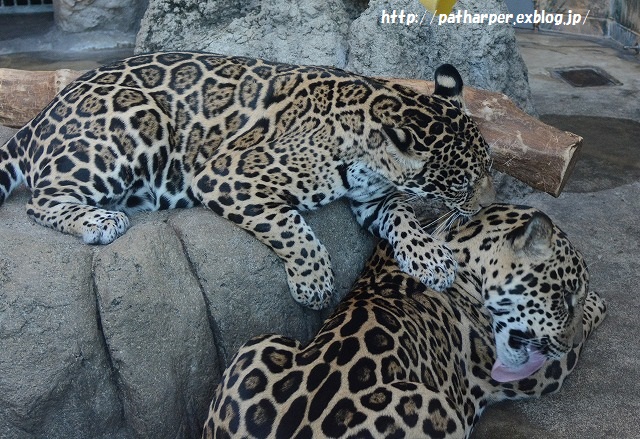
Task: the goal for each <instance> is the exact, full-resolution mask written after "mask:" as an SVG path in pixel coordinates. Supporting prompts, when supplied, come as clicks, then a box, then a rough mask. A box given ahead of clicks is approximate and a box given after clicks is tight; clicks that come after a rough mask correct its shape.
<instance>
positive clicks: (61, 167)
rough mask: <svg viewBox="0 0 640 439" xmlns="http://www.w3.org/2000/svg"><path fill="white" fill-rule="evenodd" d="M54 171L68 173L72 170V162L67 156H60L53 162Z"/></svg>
mask: <svg viewBox="0 0 640 439" xmlns="http://www.w3.org/2000/svg"><path fill="white" fill-rule="evenodd" d="M55 164H56V169H57V170H58V172H61V173H67V172H70V171H71V170H72V169H73V168H74V166H75V165H74V163H73V161H72V160H71V159H70V158H69V157H67V156H61V157H59V158H58V159H56V161H55Z"/></svg>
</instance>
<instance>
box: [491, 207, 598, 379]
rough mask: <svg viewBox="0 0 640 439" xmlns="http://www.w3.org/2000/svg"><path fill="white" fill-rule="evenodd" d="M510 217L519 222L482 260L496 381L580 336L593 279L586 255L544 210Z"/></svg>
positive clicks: (531, 368)
mask: <svg viewBox="0 0 640 439" xmlns="http://www.w3.org/2000/svg"><path fill="white" fill-rule="evenodd" d="M531 212H533V213H531ZM511 222H512V223H514V222H515V224H516V225H517V226H516V227H515V228H513V229H512V230H511V231H509V232H508V234H507V236H506V238H507V239H506V240H504V241H505V242H504V243H503V244H502V246H500V247H497V248H496V251H495V252H488V256H489V260H487V261H485V262H484V265H483V266H485V267H486V268H485V273H484V276H483V295H484V297H483V299H484V304H485V306H486V308H487V310H488V311H489V313H490V314H491V318H492V329H493V335H494V337H495V347H496V356H497V359H496V363H495V365H494V367H493V371H492V377H493V378H494V379H495V380H497V381H513V380H517V379H521V378H524V377H526V376H529V375H531V374H532V373H533V372H535V371H536V370H537V369H539V368H540V367H542V365H543V364H544V362H545V361H547V360H553V359H559V358H561V357H562V356H563V355H565V354H566V353H567V352H568V351H569V350H570V349H571V348H572V347H573V346H574V345H575V344H577V343H579V342H580V341H581V339H582V317H583V311H584V303H585V300H586V297H587V291H588V284H589V274H588V271H587V267H586V264H585V262H584V259H583V258H582V255H581V254H580V253H579V252H578V251H577V250H576V249H575V248H574V247H573V246H572V245H571V243H570V242H569V241H568V239H567V238H566V236H565V235H564V233H563V232H562V231H560V230H559V229H558V228H557V227H555V226H554V225H553V224H552V222H551V220H550V219H549V218H548V217H547V216H546V215H544V214H543V213H541V212H538V211H530V213H529V214H528V215H526V216H522V217H521V218H515V217H512V218H511ZM485 245H490V244H485ZM492 261H493V264H492ZM495 261H499V262H498V263H497V264H496V262H495Z"/></svg>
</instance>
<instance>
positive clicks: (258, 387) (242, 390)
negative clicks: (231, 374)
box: [238, 369, 267, 401]
mask: <svg viewBox="0 0 640 439" xmlns="http://www.w3.org/2000/svg"><path fill="white" fill-rule="evenodd" d="M266 387H267V377H266V376H265V374H264V372H262V371H261V370H259V369H254V370H252V371H251V372H249V373H248V374H247V375H245V377H244V378H243V379H242V382H241V383H240V385H239V386H238V396H240V398H241V399H242V400H244V401H246V400H248V399H251V398H254V397H255V396H256V395H257V394H259V393H262V392H264V390H265V389H266Z"/></svg>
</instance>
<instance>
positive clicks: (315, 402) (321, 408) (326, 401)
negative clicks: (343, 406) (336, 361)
mask: <svg viewBox="0 0 640 439" xmlns="http://www.w3.org/2000/svg"><path fill="white" fill-rule="evenodd" d="M341 383H342V375H341V374H340V371H337V370H336V371H335V372H333V373H332V374H331V375H329V377H328V378H327V380H326V381H325V382H324V384H322V386H320V388H318V391H317V392H316V394H315V395H314V397H313V399H312V400H311V405H310V406H309V415H308V419H309V422H313V421H315V420H316V419H318V418H320V416H322V415H323V414H324V413H325V411H326V410H327V407H329V406H330V404H331V400H332V399H333V397H334V396H335V394H336V393H337V392H338V390H340V385H341ZM333 436H339V435H333Z"/></svg>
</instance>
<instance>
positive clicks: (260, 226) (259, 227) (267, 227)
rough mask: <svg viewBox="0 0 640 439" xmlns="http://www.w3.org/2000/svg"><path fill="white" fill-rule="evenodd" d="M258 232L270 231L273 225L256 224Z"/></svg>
mask: <svg viewBox="0 0 640 439" xmlns="http://www.w3.org/2000/svg"><path fill="white" fill-rule="evenodd" d="M253 230H255V231H256V232H257V233H268V232H269V231H270V230H271V225H270V224H268V223H260V224H256V226H255V227H254V228H253Z"/></svg>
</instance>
